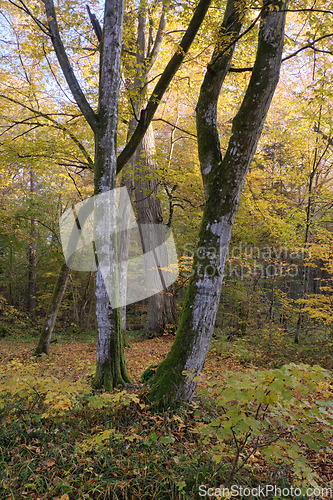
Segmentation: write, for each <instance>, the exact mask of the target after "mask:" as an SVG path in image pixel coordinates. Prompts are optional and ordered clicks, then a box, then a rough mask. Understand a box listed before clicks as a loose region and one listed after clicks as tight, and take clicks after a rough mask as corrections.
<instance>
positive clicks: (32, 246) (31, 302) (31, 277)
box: [27, 169, 38, 316]
mask: <svg viewBox="0 0 333 500" xmlns="http://www.w3.org/2000/svg"><path fill="white" fill-rule="evenodd" d="M29 175H30V205H31V209H32V210H33V207H34V205H35V203H34V199H33V198H34V195H35V194H36V192H37V183H36V174H35V172H34V171H33V170H32V169H31V170H30V174H29ZM37 241H38V229H37V219H36V217H35V216H34V215H32V216H31V218H30V241H29V257H28V270H29V271H28V304H27V305H28V311H29V313H30V314H31V315H32V316H35V315H36V291H37Z"/></svg>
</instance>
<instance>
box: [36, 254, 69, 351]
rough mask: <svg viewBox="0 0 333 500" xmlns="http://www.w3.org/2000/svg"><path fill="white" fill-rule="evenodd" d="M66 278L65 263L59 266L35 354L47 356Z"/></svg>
mask: <svg viewBox="0 0 333 500" xmlns="http://www.w3.org/2000/svg"><path fill="white" fill-rule="evenodd" d="M68 276H69V267H68V266H67V264H66V262H64V263H63V265H62V266H61V269H60V273H59V276H58V279H57V282H56V284H55V287H54V290H53V294H52V298H51V302H50V305H49V309H48V311H47V315H46V321H45V324H44V327H43V330H42V331H41V334H40V337H39V341H38V345H37V347H36V350H35V354H42V353H45V354H49V352H50V343H51V338H52V334H53V330H54V325H55V322H56V319H57V315H58V310H59V307H60V304H61V301H62V298H63V296H64V293H65V290H66V285H67V281H68Z"/></svg>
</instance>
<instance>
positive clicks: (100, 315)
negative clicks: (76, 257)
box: [93, 0, 129, 390]
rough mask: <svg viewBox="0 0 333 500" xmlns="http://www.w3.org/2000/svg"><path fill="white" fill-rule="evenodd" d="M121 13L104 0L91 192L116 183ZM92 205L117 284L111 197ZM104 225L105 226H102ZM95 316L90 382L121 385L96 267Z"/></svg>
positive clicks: (112, 319) (115, 334)
mask: <svg viewBox="0 0 333 500" xmlns="http://www.w3.org/2000/svg"><path fill="white" fill-rule="evenodd" d="M123 15H124V1H123V0H113V1H111V0H109V1H106V2H105V12H104V24H103V28H104V29H103V38H102V42H101V49H100V78H99V103H98V124H97V128H96V132H95V177H94V181H95V195H99V194H102V193H105V192H108V191H110V190H113V189H114V188H115V187H116V163H117V143H116V137H117V126H118V100H119V83H120V57H121V46H122V25H123ZM96 203H99V198H97V201H96V202H95V206H96ZM103 203H104V204H105V202H104V200H101V204H102V205H103ZM97 210H98V211H99V210H102V212H100V213H99V216H98V217H97V220H95V233H96V237H97V238H98V239H99V243H98V245H99V248H100V249H101V250H103V248H104V247H105V248H107V251H108V255H106V256H103V255H98V256H97V259H98V260H99V259H103V258H106V260H107V261H108V262H109V265H110V272H111V276H113V278H114V279H113V283H114V285H115V287H117V285H118V283H117V267H118V266H117V254H118V251H117V242H116V241H114V242H113V245H112V244H110V241H109V239H110V232H109V228H108V227H107V225H110V226H111V228H110V229H111V233H113V232H114V233H115V224H116V216H115V197H114V204H112V203H111V206H110V207H105V206H102V207H99V206H98V207H97ZM95 213H96V209H95ZM101 213H105V217H101ZM106 221H107V224H106ZM105 228H106V231H104V229H105ZM112 229H113V231H112ZM96 317H97V328H98V339H97V365H96V373H95V378H94V381H93V386H94V387H95V388H101V387H104V388H105V389H106V390H111V389H113V387H115V386H117V385H125V383H126V382H129V377H128V375H127V372H126V367H125V358H124V345H123V334H122V327H121V314H120V309H119V308H115V309H113V308H112V306H111V303H110V300H109V296H108V293H107V290H106V286H105V283H104V279H103V276H102V272H101V270H100V268H99V269H98V270H97V273H96Z"/></svg>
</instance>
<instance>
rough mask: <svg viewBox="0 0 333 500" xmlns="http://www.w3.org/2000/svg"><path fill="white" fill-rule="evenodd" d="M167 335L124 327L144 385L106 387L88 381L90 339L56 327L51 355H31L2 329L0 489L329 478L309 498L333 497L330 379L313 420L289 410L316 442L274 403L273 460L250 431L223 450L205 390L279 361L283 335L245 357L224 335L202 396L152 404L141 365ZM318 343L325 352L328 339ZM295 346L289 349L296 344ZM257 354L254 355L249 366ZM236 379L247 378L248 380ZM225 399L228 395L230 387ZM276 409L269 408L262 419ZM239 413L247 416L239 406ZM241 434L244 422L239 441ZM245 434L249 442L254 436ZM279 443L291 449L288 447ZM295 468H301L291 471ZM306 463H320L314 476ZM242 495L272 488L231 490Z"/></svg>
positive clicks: (171, 491)
mask: <svg viewBox="0 0 333 500" xmlns="http://www.w3.org/2000/svg"><path fill="white" fill-rule="evenodd" d="M173 339H174V337H173V336H171V335H165V336H162V337H160V338H157V339H150V340H142V339H140V338H139V336H138V335H135V336H134V337H130V338H129V347H127V348H126V349H125V352H126V361H127V367H128V372H129V375H130V377H131V379H132V381H133V384H134V385H135V386H137V387H138V386H140V388H137V389H136V390H134V391H133V388H132V389H130V390H128V391H123V390H119V391H116V392H115V393H113V394H110V395H106V396H105V395H103V394H101V393H92V392H91V390H90V381H91V378H92V375H93V373H94V365H95V357H96V350H95V349H96V348H95V342H94V338H84V339H83V340H79V339H78V338H73V339H67V340H66V338H60V339H59V340H58V341H57V342H55V343H53V344H52V345H51V354H50V356H44V355H43V356H41V357H37V358H36V357H35V356H33V348H34V343H33V342H32V341H31V340H30V339H29V341H27V340H25V339H24V338H22V339H18V338H17V337H14V338H5V339H2V340H1V341H0V380H1V379H2V382H3V385H2V386H0V425H1V427H0V498H1V499H2V498H3V499H8V500H9V499H10V500H19V499H23V498H29V499H32V500H38V499H40V500H51V499H52V500H60V499H61V500H72V499H73V500H79V499H84V498H87V499H90V498H91V499H95V498H96V499H108V498H110V499H112V498H114V499H124V500H125V499H147V500H150V499H151V500H153V499H156V500H164V499H165V500H169V499H170V500H171V499H175V500H176V499H189V500H192V499H193V500H194V499H199V498H202V495H199V487H200V485H207V488H208V487H214V491H215V488H216V493H217V494H216V495H215V497H217V498H227V495H226V496H222V495H221V494H219V493H221V488H222V489H223V487H225V485H227V486H230V484H237V485H243V487H249V488H255V487H257V486H258V485H262V484H274V485H277V487H280V488H283V487H285V488H290V487H291V486H293V487H297V485H299V486H300V487H301V486H304V488H305V485H308V486H309V485H310V486H311V485H312V486H313V485H314V484H318V485H320V487H323V488H325V487H326V488H329V487H331V488H332V491H331V492H330V491H329V490H327V492H326V493H322V495H317V496H316V498H321V499H324V498H330V497H333V451H332V449H331V448H332V446H333V442H332V441H331V439H330V437H329V434H330V432H331V434H330V435H331V437H332V428H333V413H332V404H331V406H327V405H329V400H331V401H332V396H333V390H332V386H331V385H330V384H331V381H328V382H327V380H326V382H325V381H323V382H320V383H319V385H318V387H319V386H320V384H322V385H321V386H320V392H318V391H317V389H316V391H317V392H316V394H315V395H313V394H312V395H311V397H310V396H309V398H310V399H309V401H311V404H312V405H313V410H314V412H313V415H317V414H318V415H319V417H318V418H317V417H316V418H317V420H316V418H315V417H313V418H312V417H310V419H309V418H307V419H306V418H305V417H304V421H303V420H302V419H303V416H302V411H304V415H305V414H306V408H305V409H301V412H300V411H298V410H295V412H296V413H295V415H296V417H295V421H296V418H299V419H301V420H299V421H298V422H296V423H297V424H298V426H299V427H302V426H303V427H304V429H303V431H302V432H301V433H299V434H297V436H298V438H299V437H300V436H301V437H302V436H303V435H304V436H305V437H306V436H307V435H308V434H309V429H310V433H312V434H313V435H315V436H316V438H314V439H313V442H312V441H311V443H310V442H306V443H305V441H306V439H305V441H303V438H302V439H298V438H297V439H296V438H294V437H293V436H291V433H290V422H289V416H288V417H285V414H283V413H281V414H278V415H277V417H278V419H280V422H282V423H283V425H285V429H284V430H283V432H281V436H282V448H281V449H280V456H277V458H276V459H274V457H273V460H271V459H269V457H268V458H267V456H265V454H264V453H262V450H260V447H253V448H251V447H250V441H251V439H249V440H248V442H247V443H246V442H245V445H244V448H243V450H241V453H239V456H238V457H237V444H236V441H235V442H232V439H230V437H229V438H228V439H226V440H225V442H226V449H225V453H223V447H224V446H225V444H223V443H224V438H221V437H219V435H218V434H214V432H215V429H216V427H214V426H216V417H217V415H219V413H218V411H220V413H221V410H218V405H217V407H216V406H215V403H214V402H212V401H211V400H210V398H209V394H208V396H207V390H208V391H209V390H211V389H212V386H213V390H215V383H216V384H217V386H218V387H222V388H223V379H225V378H227V377H230V376H233V377H234V378H235V377H237V376H243V375H244V374H245V375H246V373H248V374H250V375H249V376H250V377H253V373H254V372H255V371H256V370H258V373H262V372H265V370H262V366H264V367H265V369H268V368H270V367H275V366H276V365H278V366H280V365H281V363H282V362H286V360H285V358H284V355H285V354H286V352H288V349H284V350H283V349H281V345H280V342H281V340H279V339H275V340H276V341H274V342H273V344H272V346H271V348H270V349H269V350H267V349H266V351H265V352H263V351H261V353H259V351H256V352H255V351H254V350H253V352H252V357H250V356H249V352H248V351H249V345H247V344H246V342H245V343H244V342H243V341H242V340H237V341H236V342H228V343H226V342H223V343H221V339H215V340H214V341H213V344H212V348H211V350H210V353H209V356H208V358H207V361H206V364H205V368H204V372H203V377H202V379H201V380H200V382H199V384H198V385H199V392H200V391H201V396H200V398H199V399H196V400H195V401H194V402H193V403H191V404H190V405H186V406H185V407H183V408H178V409H176V408H174V409H169V410H166V411H163V412H155V411H153V409H152V408H151V407H150V404H149V402H148V401H147V398H146V394H147V393H145V389H144V388H142V387H141V383H140V382H141V376H142V373H143V372H144V371H145V370H146V369H147V368H148V367H150V366H152V365H156V364H158V363H159V362H160V361H161V360H162V359H163V358H164V356H165V355H166V353H167V352H168V351H169V349H170V347H171V345H172V342H173ZM222 344H223V345H224V348H222ZM257 348H258V344H257ZM290 349H293V347H292V346H290ZM317 349H318V355H319V351H320V350H321V352H322V353H323V351H322V347H321V348H319V347H318V348H317ZM304 350H305V353H306V352H307V351H306V347H305V348H304V349H303V351H302V349H301V350H300V349H298V351H300V355H299V359H294V361H295V362H306V360H307V355H306V354H304ZM326 352H327V353H328V355H329V357H330V349H326ZM289 354H290V353H289ZM291 354H292V355H293V356H294V357H295V353H294V352H292V353H291ZM296 358H297V356H296ZM255 360H257V361H258V365H260V366H258V367H256V366H255V365H254V361H255ZM323 364H325V365H326V367H327V368H330V367H331V366H327V365H331V363H330V359H326V362H325V363H323ZM267 373H268V372H267ZM270 373H273V372H270ZM228 380H229V379H228ZM230 380H231V379H230ZM244 380H245V382H246V383H247V384H251V380H252V379H251V380H250V379H249V380H247V379H244ZM244 380H243V381H242V380H241V382H239V381H238V382H237V384H238V385H237V384H236V386H234V387H235V391H236V392H235V394H236V393H237V391H238V393H237V394H240V393H239V387H240V386H239V383H240V384H242V383H243V382H244ZM244 387H245V388H246V387H247V386H246V385H245V386H244ZM253 387H254V386H251V387H250V385H249V391H251V390H252V392H253ZM224 389H225V388H224ZM224 389H223V390H224ZM205 390H206V395H205V393H204V391H205ZM221 390H222V389H221ZM256 390H257V386H256ZM256 390H255V391H254V392H256ZM211 394H212V393H210V396H211ZM223 394H224V393H223ZM318 394H319V396H320V397H319V396H318ZM1 396H2V399H1ZM301 396H302V395H301V393H300V392H299V389H297V390H296V399H295V401H296V402H297V400H299V401H301V399H302V397H301ZM230 398H231V399H232V398H234V396H232V394H231V396H230ZM305 399H306V398H305ZM317 400H318V401H320V400H323V405H324V403H325V404H326V403H327V404H326V406H325V405H324V406H319V407H318V408H317V407H315V405H316V404H317V403H316V401H317ZM1 401H3V402H2V404H1ZM216 401H218V396H217V399H216ZM234 402H235V401H230V403H234ZM248 403H249V404H250V406H249V408H251V405H252V401H250V402H248V401H245V403H244V404H248ZM302 404H303V399H302ZM220 406H221V405H220ZM226 408H227V410H226V411H228V407H227V406H226ZM292 408H293V406H292V405H291V406H289V409H288V410H287V411H288V412H289V413H290V414H292ZM317 410H318V412H317V413H316V411H317ZM325 412H326V413H325ZM300 415H301V416H300ZM268 416H269V415H268ZM272 416H274V414H273V413H272V415H270V418H273V417H272ZM231 418H234V417H231ZM242 418H243V419H246V417H245V414H243V417H242ZM311 419H312V420H311ZM320 419H321V420H320ZM263 420H264V419H263ZM319 420H320V421H319ZM258 421H259V420H258ZM1 422H2V424H1ZM214 422H215V423H214ZM279 425H280V424H279ZM283 425H282V424H281V426H283ZM293 425H294V424H293ZM295 425H296V424H295ZM205 427H207V432H206V434H205V432H203V429H204V428H205ZM236 427H237V422H236V423H235V427H234V428H236ZM253 429H255V427H253ZM324 431H325V432H324ZM207 433H208V434H207ZM207 435H208V437H207ZM327 435H328V438H327ZM242 436H243V435H242V434H241V432H240V434H239V436H238V438H239V441H238V446H240V444H241V443H242V441H241V440H242ZM325 436H326V437H325ZM253 438H254V441H253V440H252V442H255V439H256V436H253ZM325 439H328V441H325ZM330 441H331V442H330ZM287 442H288V443H289V444H290V443H291V445H292V446H294V448H288V447H287ZM222 444H223V446H222ZM289 444H288V446H289ZM295 445H297V446H298V448H297V450H298V451H296V448H295ZM312 445H313V446H312ZM219 447H220V448H219ZM251 450H253V451H252V453H251V454H250V456H249V457H248V458H247V459H246V461H245V465H244V467H242V468H241V469H240V470H239V471H238V473H235V474H233V473H232V466H233V463H234V460H235V457H237V460H238V465H240V462H241V461H242V459H244V457H245V456H246V454H248V452H249V451H251ZM300 450H301V452H300ZM278 452H279V450H278ZM288 454H289V455H290V454H291V455H292V457H291V458H290V457H288ZM271 458H272V457H271ZM304 459H306V463H305V462H304ZM295 464H296V467H295ZM297 467H298V468H299V469H301V470H298V473H297ZM302 468H303V469H302ZM295 471H296V473H295ZM234 472H235V471H234ZM312 474H316V475H317V476H316V478H315V476H312ZM311 478H312V479H311ZM313 487H314V486H313ZM201 491H204V490H203V489H202V490H201ZM206 497H207V495H206ZM207 498H208V497H207ZM238 498H250V499H251V500H252V499H254V498H273V496H271V497H269V496H260V495H259V496H258V495H254V494H253V495H252V494H251V495H250V496H248V495H247V496H246V495H241V494H239V495H238ZM274 498H275V499H280V498H281V499H282V498H293V499H294V498H304V499H305V498H310V496H309V495H307V494H306V493H305V489H304V490H302V495H301V496H295V495H286V494H285V495H282V494H281V496H279V495H275V497H274ZM313 498H315V497H314V496H313Z"/></svg>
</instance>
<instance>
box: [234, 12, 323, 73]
mask: <svg viewBox="0 0 333 500" xmlns="http://www.w3.org/2000/svg"><path fill="white" fill-rule="evenodd" d="M281 12H284V11H281ZM286 12H289V10H288V11H286ZM331 36H333V33H329V34H328V35H323V36H321V37H319V38H317V39H316V40H313V42H310V43H308V44H307V45H304V47H301V48H300V49H298V50H296V51H295V52H293V53H292V54H289V56H286V57H284V58H283V59H282V62H285V61H288V59H291V58H292V57H295V56H297V54H299V53H300V52H302V51H303V50H306V49H313V50H315V51H316V52H325V53H328V54H332V52H330V51H320V50H319V49H317V48H315V47H314V44H315V43H317V42H320V41H321V40H323V39H324V38H329V37H331ZM252 70H253V66H252V67H249V68H229V72H230V73H244V72H246V71H252Z"/></svg>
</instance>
